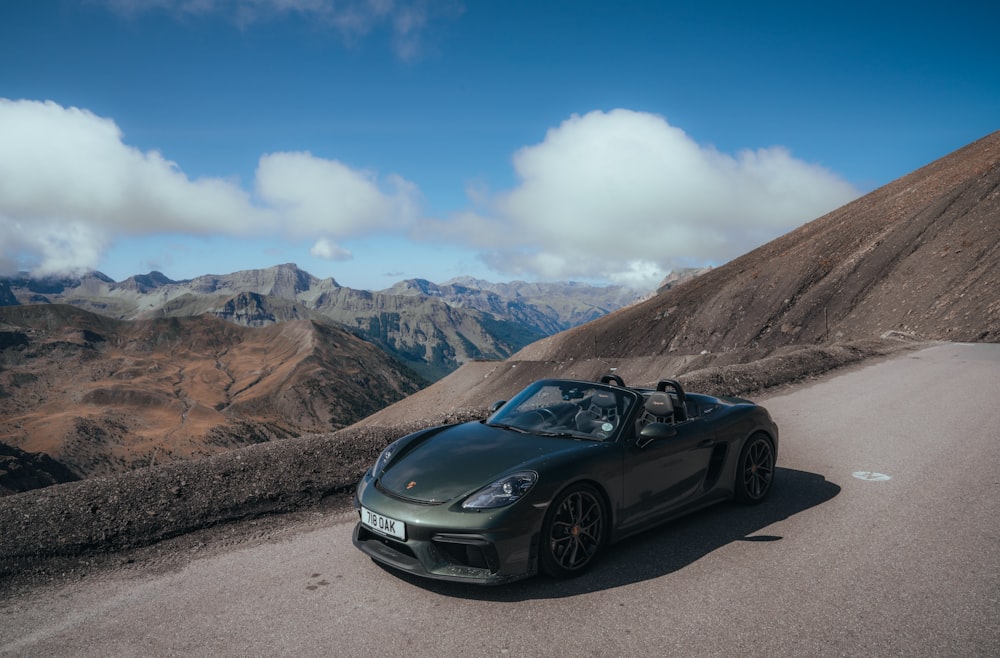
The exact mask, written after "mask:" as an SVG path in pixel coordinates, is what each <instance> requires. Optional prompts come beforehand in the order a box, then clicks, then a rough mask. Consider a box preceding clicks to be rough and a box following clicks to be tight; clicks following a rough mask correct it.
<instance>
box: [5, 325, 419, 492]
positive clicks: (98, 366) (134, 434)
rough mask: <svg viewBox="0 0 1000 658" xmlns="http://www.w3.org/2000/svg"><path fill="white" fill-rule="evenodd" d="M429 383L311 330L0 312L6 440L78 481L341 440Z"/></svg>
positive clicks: (346, 341)
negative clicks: (286, 441) (296, 442)
mask: <svg viewBox="0 0 1000 658" xmlns="http://www.w3.org/2000/svg"><path fill="white" fill-rule="evenodd" d="M421 384H422V382H421V381H420V380H419V379H418V378H417V377H416V376H415V375H414V374H413V373H411V372H409V371H407V370H405V369H404V368H401V367H400V366H399V365H398V364H397V363H396V362H395V361H393V360H392V359H390V358H389V357H388V356H386V355H385V354H384V353H383V352H382V351H381V350H379V349H378V348H376V347H375V346H374V345H372V344H371V343H368V342H365V341H362V340H360V339H358V338H357V337H355V336H353V335H351V334H350V333H348V332H346V331H344V330H342V329H339V328H336V327H334V326H332V325H330V324H324V323H318V322H313V321H308V320H302V321H291V322H284V323H281V324H277V325H272V326H268V327H265V328H261V329H248V328H245V327H240V326H237V325H234V324H232V323H229V322H225V321H222V320H219V319H217V318H213V317H210V316H202V317H198V318H168V319H159V320H143V321H120V320H113V319H110V318H106V317H103V316H100V315H96V314H93V313H89V312H87V311H83V310H80V309H76V308H73V307H70V306H65V305H32V306H14V307H5V308H0V418H3V420H4V422H3V424H2V425H0V442H2V443H6V444H8V445H10V446H13V447H16V448H19V449H21V450H24V451H26V452H31V453H45V454H47V455H49V456H50V457H52V458H53V459H55V460H57V461H58V462H60V463H62V464H63V465H65V466H66V467H67V468H69V469H70V470H71V471H72V472H73V473H74V474H75V475H77V476H80V477H88V476H92V475H102V474H108V473H113V472H118V471H121V470H127V469H129V468H134V467H137V466H144V465H149V464H152V463H163V462H165V461H172V460H175V459H186V458H191V457H198V456H205V455H210V454H214V453H217V452H221V451H225V450H228V449H231V448H233V447H237V446H240V445H247V444H250V443H257V442H261V441H268V440H272V439H280V438H285V437H289V436H296V435H299V434H302V433H311V432H328V431H332V430H334V429H337V428H340V427H343V426H345V425H348V424H350V423H352V422H354V421H356V420H358V419H359V418H362V417H364V416H366V415H369V414H371V413H373V412H375V411H377V410H378V409H380V408H382V407H384V406H385V405H387V404H389V403H391V402H395V401H397V400H399V399H400V398H402V397H404V396H405V395H407V394H409V393H412V392H414V391H416V390H417V389H418V388H419V386H420V385H421Z"/></svg>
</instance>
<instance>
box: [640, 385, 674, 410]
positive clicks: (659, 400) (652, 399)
mask: <svg viewBox="0 0 1000 658" xmlns="http://www.w3.org/2000/svg"><path fill="white" fill-rule="evenodd" d="M644 408H645V409H646V411H648V412H649V413H650V414H652V415H654V416H673V415H674V401H673V399H672V398H671V397H670V394H669V393H667V392H666V391H654V392H653V393H650V394H649V398H648V399H647V400H646V404H645V406H644Z"/></svg>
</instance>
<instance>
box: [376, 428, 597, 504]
mask: <svg viewBox="0 0 1000 658" xmlns="http://www.w3.org/2000/svg"><path fill="white" fill-rule="evenodd" d="M587 445H590V446H593V445H596V444H595V443H593V442H591V441H585V440H576V439H571V438H560V437H547V436H538V435H535V434H522V433H520V432H516V431H514V430H507V429H502V428H499V427H491V426H489V425H486V424H484V423H480V422H471V423H464V424H462V425H452V426H449V427H444V428H442V429H440V430H438V431H435V432H429V433H427V434H425V435H423V436H421V437H419V438H418V439H415V440H414V442H413V443H411V444H410V445H407V446H405V447H404V448H403V449H402V451H401V454H400V455H399V456H398V457H396V458H395V459H393V460H392V461H391V462H389V464H388V465H387V466H386V468H385V470H384V471H383V472H382V475H381V478H380V479H379V487H380V488H381V489H382V490H383V491H385V492H387V493H390V494H393V495H396V496H400V497H403V498H408V499H410V500H417V501H421V502H426V503H444V502H448V501H450V500H453V499H455V498H458V497H461V496H466V495H468V494H471V493H473V492H474V491H476V490H478V489H480V488H482V487H484V486H486V485H489V484H491V483H492V482H493V481H495V480H496V479H497V478H498V477H500V476H502V475H504V474H506V473H510V472H512V471H516V470H518V469H519V468H535V467H537V465H538V464H537V462H539V461H542V460H543V459H544V458H545V457H546V456H551V455H553V454H555V453H557V452H563V451H566V450H579V449H583V448H584V447H585V446H587Z"/></svg>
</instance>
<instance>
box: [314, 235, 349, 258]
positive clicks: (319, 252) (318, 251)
mask: <svg viewBox="0 0 1000 658" xmlns="http://www.w3.org/2000/svg"><path fill="white" fill-rule="evenodd" d="M309 255H310V256H313V257H315V258H322V259H323V260H350V259H351V258H352V256H351V252H350V251H348V250H347V249H344V248H343V247H341V246H340V245H339V244H337V243H336V242H334V241H332V240H328V239H327V238H320V239H319V240H317V241H316V243H315V244H313V246H312V248H311V249H309Z"/></svg>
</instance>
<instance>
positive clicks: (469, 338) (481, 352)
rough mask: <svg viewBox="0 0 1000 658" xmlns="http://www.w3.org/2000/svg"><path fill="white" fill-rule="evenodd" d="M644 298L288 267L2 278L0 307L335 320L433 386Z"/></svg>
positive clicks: (142, 316) (262, 320)
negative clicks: (362, 279) (366, 283)
mask: <svg viewBox="0 0 1000 658" xmlns="http://www.w3.org/2000/svg"><path fill="white" fill-rule="evenodd" d="M642 296H643V295H642V293H640V292H637V291H635V290H632V289H629V288H625V287H623V286H608V287H597V286H591V285H587V284H582V283H572V282H570V283H526V282H514V283H500V284H497V283H490V282H487V281H481V280H478V279H473V278H459V279H453V280H451V281H448V282H446V283H444V284H441V285H437V284H434V283H431V282H430V281H425V280H423V279H409V280H406V281H401V282H399V283H397V284H396V285H394V286H393V287H391V288H389V289H386V290H382V291H378V292H371V291H367V290H355V289H352V288H345V287H343V286H341V285H339V284H338V283H337V282H336V281H335V280H334V279H332V278H328V279H318V278H316V277H314V276H312V275H311V274H309V273H308V272H305V271H303V270H301V269H299V268H298V267H297V266H296V265H294V264H284V265H277V266H275V267H271V268H267V269H262V270H247V271H242V272H235V273H232V274H226V275H205V276H199V277H197V278H194V279H190V280H185V281H173V280H171V279H169V278H167V277H166V276H164V275H163V274H161V273H160V272H151V273H149V274H144V275H136V276H132V277H129V278H128V279H126V280H124V281H122V282H116V281H114V280H112V279H110V278H109V277H107V276H105V275H104V274H101V273H100V272H94V273H91V274H87V275H85V276H82V277H78V278H58V279H53V278H50V279H41V280H39V279H31V278H28V277H10V278H5V279H0V306H11V305H27V304H69V305H72V306H75V307H77V308H80V309H85V310H88V311H91V312H93V313H97V314H100V315H103V316H107V317H111V318H114V319H118V320H146V319H152V318H164V317H196V316H200V315H204V314H208V315H212V316H215V317H218V318H221V319H223V320H226V321H229V322H232V323H235V324H238V325H241V326H246V327H264V326H268V325H272V324H276V323H279V322H286V321H290V320H316V321H325V322H330V321H332V322H333V323H336V324H337V325H339V326H341V327H344V328H346V329H348V330H349V331H351V332H353V333H355V334H356V335H358V336H361V337H363V338H365V339H366V340H369V341H371V342H373V343H374V344H376V345H378V346H379V347H381V348H382V349H383V350H385V351H386V352H388V353H389V354H390V355H392V356H393V357H395V358H397V359H399V360H400V361H402V362H403V363H404V364H406V365H407V366H408V367H409V368H411V369H412V370H413V371H414V372H416V373H418V374H419V375H420V376H421V377H423V378H425V379H427V380H429V381H433V380H436V379H439V378H441V377H443V376H444V375H446V374H448V373H449V372H451V371H453V370H454V369H455V368H457V367H458V366H460V365H461V364H463V363H465V362H468V361H470V360H476V359H504V358H506V357H508V356H510V355H511V354H513V353H514V352H516V351H518V350H519V349H521V348H522V347H524V346H526V345H528V344H530V343H532V342H534V341H535V340H538V339H540V338H543V337H545V336H550V335H552V334H555V333H558V332H560V331H563V330H565V329H568V328H571V327H575V326H578V325H580V324H583V323H585V322H589V321H590V320H593V319H595V318H598V317H601V316H603V315H605V314H607V313H609V312H611V311H614V310H616V309H619V308H621V307H623V306H627V305H629V304H631V303H634V302H635V301H638V300H639V299H640V298H641V297H642Z"/></svg>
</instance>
